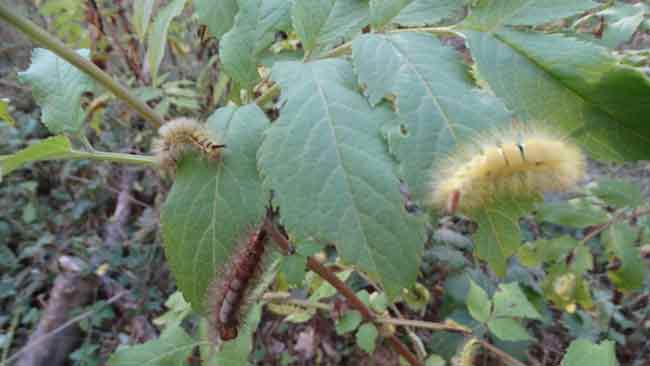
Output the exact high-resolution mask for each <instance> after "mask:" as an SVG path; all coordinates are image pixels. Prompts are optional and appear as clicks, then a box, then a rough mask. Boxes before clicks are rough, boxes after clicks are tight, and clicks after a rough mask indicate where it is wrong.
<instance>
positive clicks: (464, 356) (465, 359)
mask: <svg viewBox="0 0 650 366" xmlns="http://www.w3.org/2000/svg"><path fill="white" fill-rule="evenodd" d="M480 349H481V342H480V341H479V340H478V339H477V338H474V337H472V338H470V339H468V340H466V341H465V342H463V343H462V344H461V346H460V348H459V349H458V352H457V353H456V355H455V356H454V357H453V358H452V360H451V363H452V365H454V366H474V361H476V356H477V355H478V352H479V351H480Z"/></svg>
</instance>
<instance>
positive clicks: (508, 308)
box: [492, 283, 542, 319]
mask: <svg viewBox="0 0 650 366" xmlns="http://www.w3.org/2000/svg"><path fill="white" fill-rule="evenodd" d="M492 301H494V316H496V317H518V318H528V319H541V318H542V316H541V315H540V314H539V312H538V311H537V309H535V308H534V307H533V305H532V304H531V303H530V301H528V298H527V297H526V295H525V294H524V293H523V291H521V288H519V285H518V284H517V283H502V284H500V285H499V289H498V290H497V292H496V293H495V294H494V297H493V298H492Z"/></svg>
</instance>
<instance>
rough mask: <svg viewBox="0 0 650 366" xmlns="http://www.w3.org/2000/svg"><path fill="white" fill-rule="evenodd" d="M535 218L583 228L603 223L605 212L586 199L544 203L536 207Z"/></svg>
mask: <svg viewBox="0 0 650 366" xmlns="http://www.w3.org/2000/svg"><path fill="white" fill-rule="evenodd" d="M537 219H538V220H539V221H546V222H550V223H552V224H556V225H562V226H569V227H575V228H584V227H588V226H594V225H600V224H604V223H606V222H607V221H608V220H609V216H608V215H607V212H605V211H603V210H602V209H601V208H600V207H598V206H596V205H593V204H591V203H589V202H588V201H586V200H571V201H568V202H552V203H545V204H542V205H540V206H538V208H537Z"/></svg>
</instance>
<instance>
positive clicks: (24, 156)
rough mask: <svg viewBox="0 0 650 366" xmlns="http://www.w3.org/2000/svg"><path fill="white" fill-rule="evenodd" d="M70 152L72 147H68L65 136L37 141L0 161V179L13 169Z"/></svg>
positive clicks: (68, 141)
mask: <svg viewBox="0 0 650 366" xmlns="http://www.w3.org/2000/svg"><path fill="white" fill-rule="evenodd" d="M71 151H72V145H70V140H68V138H67V137H65V136H54V137H49V138H46V139H44V140H41V141H38V142H37V143H35V144H33V145H30V146H28V147H26V148H24V149H22V150H20V151H18V152H16V153H15V154H12V155H8V156H6V157H4V159H2V160H0V179H2V176H3V175H7V174H9V173H11V171H13V170H14V169H16V168H18V167H20V166H22V165H25V164H27V163H31V162H33V161H38V160H45V159H57V158H63V157H65V156H66V155H67V154H68V153H69V152H71Z"/></svg>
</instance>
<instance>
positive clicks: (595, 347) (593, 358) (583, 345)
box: [562, 339, 618, 366]
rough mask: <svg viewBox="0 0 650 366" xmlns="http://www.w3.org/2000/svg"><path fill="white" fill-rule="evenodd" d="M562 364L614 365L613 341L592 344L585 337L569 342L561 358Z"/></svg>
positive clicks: (575, 365)
mask: <svg viewBox="0 0 650 366" xmlns="http://www.w3.org/2000/svg"><path fill="white" fill-rule="evenodd" d="M562 365H563V366H584V365H590V366H616V365H618V362H617V361H616V351H615V349H614V342H612V341H603V342H601V343H600V344H593V343H591V342H590V341H589V340H587V339H578V340H575V341H573V342H572V343H571V345H570V346H569V348H568V349H567V352H566V354H565V355H564V358H563V359H562Z"/></svg>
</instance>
